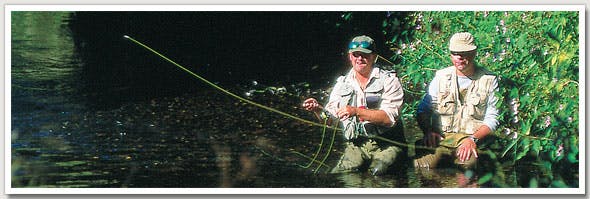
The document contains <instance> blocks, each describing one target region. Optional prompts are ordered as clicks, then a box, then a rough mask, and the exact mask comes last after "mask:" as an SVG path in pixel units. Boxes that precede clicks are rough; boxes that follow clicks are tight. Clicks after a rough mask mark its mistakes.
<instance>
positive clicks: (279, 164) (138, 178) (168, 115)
mask: <svg viewBox="0 0 590 199" xmlns="http://www.w3.org/2000/svg"><path fill="white" fill-rule="evenodd" d="M91 15H92V14H91ZM88 16H89V15H81V16H78V18H84V17H88ZM75 18H76V13H71V12H14V13H13V14H12V24H11V25H12V32H11V39H12V40H11V44H12V46H11V78H12V82H11V89H12V92H11V107H12V112H11V115H10V116H11V122H12V124H11V131H12V132H11V165H10V166H11V186H12V187H13V188H21V187H63V188H70V187H82V188H102V187H113V188H125V187H133V188H138V187H167V188H198V187H205V188H209V187H253V188H260V187H263V188H271V187H272V188H274V187H288V188H300V187H306V188H315V187H318V188H328V187H372V188H395V187H401V188H422V187H481V186H482V185H478V184H477V181H478V173H473V172H470V171H469V172H463V171H460V170H456V169H438V170H436V171H432V170H431V171H414V170H413V169H412V168H411V167H410V166H408V165H409V163H400V166H399V167H398V168H396V169H395V171H393V172H390V173H389V174H387V175H384V176H380V177H373V176H371V175H369V174H367V173H351V174H329V173H328V171H329V169H330V166H334V165H335V162H336V160H337V159H338V157H339V155H340V154H341V150H342V148H341V145H340V144H341V136H340V135H339V134H337V135H334V134H333V133H334V132H333V131H331V130H329V129H328V130H325V131H323V129H322V128H320V127H314V126H311V125H308V124H305V123H302V122H299V121H294V120H292V119H289V118H285V117H284V116H282V115H278V114H275V113H271V112H268V111H266V110H263V109H260V108H258V107H255V106H252V105H250V104H246V103H244V102H240V101H238V100H236V99H235V98H232V97H229V96H228V95H225V94H223V93H221V92H219V91H217V90H214V89H211V88H210V87H208V86H207V85H205V84H202V83H201V82H198V81H197V80H195V79H192V78H191V77H188V76H187V75H186V74H182V72H179V71H178V69H177V68H174V66H172V65H171V64H170V63H167V62H162V61H161V60H160V61H156V60H157V59H156V58H153V57H152V56H153V55H151V54H148V53H146V52H145V51H141V50H140V49H139V47H137V46H132V45H130V44H129V43H125V42H127V41H124V40H123V39H121V40H117V41H116V42H119V43H118V44H117V45H119V48H120V49H124V50H123V51H125V53H122V54H124V55H117V56H122V57H125V58H120V57H118V58H120V59H121V60H122V61H120V60H114V61H113V60H111V59H115V58H117V57H108V56H100V57H96V56H93V55H92V54H100V53H103V52H105V51H111V50H112V49H109V48H99V47H96V45H95V44H96V43H92V42H89V41H83V40H81V39H80V38H79V35H80V33H79V32H80V30H77V31H78V32H75V31H73V30H75V29H74V28H72V24H73V23H74V22H73V20H74V19H75ZM97 20H100V19H97ZM102 20H104V19H102ZM111 20H113V19H111ZM86 22H88V21H86ZM75 23H80V22H79V21H78V22H75ZM97 23H98V22H97ZM114 28H115V27H114ZM130 29H132V28H130ZM85 31H86V32H92V31H96V32H100V31H101V30H98V29H96V30H85ZM121 36H122V35H121ZM117 37H120V36H119V35H118V36H117ZM100 38H102V37H98V38H97V40H100ZM104 38H111V37H109V36H108V35H107V36H105V37H104ZM177 45H182V44H177ZM164 46H166V45H164ZM89 49H90V50H89ZM98 49H100V50H98ZM132 49H135V52H132V51H134V50H132ZM126 55H127V56H129V57H126ZM337 56H339V55H337ZM193 59H195V58H193ZM109 60H110V61H109ZM125 60H141V61H143V62H141V61H125ZM147 62H156V63H155V64H157V65H158V69H153V70H152V71H151V72H156V73H158V71H160V70H166V71H172V72H161V73H160V74H163V76H164V77H162V79H159V78H158V76H157V75H154V74H147V72H149V71H150V70H148V69H141V67H142V66H134V64H147ZM101 63H109V65H101ZM318 63H319V65H320V66H319V67H320V68H321V66H322V65H323V64H324V63H323V62H318ZM317 67H318V66H315V68H316V69H317ZM311 68H312V69H309V70H315V69H314V64H311ZM209 70H213V69H209ZM242 70H243V69H242ZM319 70H321V69H319ZM200 72H203V73H204V74H208V75H211V76H214V78H213V79H215V81H216V82H217V83H218V84H220V85H222V86H223V85H229V86H228V87H229V88H228V89H229V90H230V91H232V92H235V93H237V94H239V95H241V96H242V97H246V98H248V99H250V100H253V101H256V102H259V103H261V104H264V105H266V106H270V107H273V108H276V109H278V110H282V111H284V112H288V113H290V114H293V115H295V116H297V117H301V118H304V119H307V120H313V117H312V116H311V115H310V114H309V113H307V112H305V111H303V110H301V109H299V108H298V106H299V104H300V102H301V100H302V99H304V98H305V97H308V96H314V97H325V96H326V91H325V89H322V88H318V87H322V86H329V85H330V84H329V82H328V83H326V82H325V81H327V80H324V79H320V80H319V81H316V82H323V84H322V85H321V86H317V85H316V86H315V87H314V85H311V86H310V84H309V83H307V82H303V81H301V80H300V79H299V78H292V79H289V80H286V81H269V80H265V78H264V77H266V76H262V77H263V78H259V79H253V78H251V77H247V78H242V79H236V78H231V81H229V80H228V82H223V81H222V80H223V78H222V77H223V75H224V74H219V73H220V72H219V71H207V70H201V71H200ZM239 72H243V71H240V70H238V69H235V71H234V73H233V74H225V75H229V77H235V76H239V75H236V74H235V73H239ZM132 73H133V74H134V75H135V76H132V75H129V74H132ZM270 73H276V71H270ZM181 74H182V75H181ZM245 74H246V76H247V75H248V74H249V73H245ZM138 76H141V77H143V76H147V77H145V78H144V79H140V80H138V81H140V83H129V82H127V80H129V79H131V80H133V78H137V77H138ZM170 76H172V77H170ZM219 76H221V77H219ZM125 78H127V79H125ZM176 79H180V80H176ZM327 79H330V78H327ZM179 81H181V82H179ZM125 82H127V83H125ZM177 84H180V85H177ZM146 85H147V86H146ZM162 85H164V86H162ZM174 85H177V87H179V88H176V87H175V86H174ZM162 88H167V89H162ZM415 131H416V128H415V127H412V126H411V125H410V126H408V127H407V134H408V136H407V137H408V140H410V141H413V139H414V138H413V137H414V136H415V135H413V134H412V132H415ZM333 138H334V139H333ZM410 153H412V150H410ZM409 155H412V154H409ZM312 159H313V160H315V161H312ZM319 162H323V163H322V164H320V163H319ZM517 181H518V180H517V179H516V178H515V177H514V176H513V175H508V176H507V177H506V178H505V183H506V184H508V185H509V186H513V187H518V185H517Z"/></svg>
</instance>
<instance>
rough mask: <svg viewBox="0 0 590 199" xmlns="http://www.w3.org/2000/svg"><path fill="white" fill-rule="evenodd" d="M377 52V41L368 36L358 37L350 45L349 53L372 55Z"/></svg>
mask: <svg viewBox="0 0 590 199" xmlns="http://www.w3.org/2000/svg"><path fill="white" fill-rule="evenodd" d="M374 50H375V40H373V39H372V38H371V37H369V36H366V35H361V36H356V37H354V38H353V39H352V41H350V43H349V44H348V53H352V52H363V53H372V52H373V51H374Z"/></svg>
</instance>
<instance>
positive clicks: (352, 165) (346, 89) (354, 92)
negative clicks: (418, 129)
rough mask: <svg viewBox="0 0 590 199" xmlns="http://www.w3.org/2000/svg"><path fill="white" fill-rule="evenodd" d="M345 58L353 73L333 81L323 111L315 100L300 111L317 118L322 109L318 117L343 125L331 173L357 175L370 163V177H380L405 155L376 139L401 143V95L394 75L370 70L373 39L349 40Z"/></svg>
mask: <svg viewBox="0 0 590 199" xmlns="http://www.w3.org/2000/svg"><path fill="white" fill-rule="evenodd" d="M348 59H349V61H350V64H351V65H352V68H351V69H350V71H349V72H348V74H346V75H344V76H341V77H339V78H338V80H337V81H336V85H335V86H334V88H333V89H332V93H330V98H329V100H328V103H327V104H326V108H325V109H324V108H323V107H321V106H320V105H319V103H318V102H317V100H316V99H314V98H309V99H306V100H305V101H304V102H303V107H304V108H305V109H306V110H308V111H312V112H314V113H315V114H316V116H318V117H320V114H321V113H322V109H324V110H325V112H323V113H326V114H323V115H331V116H332V118H338V119H339V120H340V123H341V124H342V127H343V129H344V130H343V131H344V139H345V140H346V143H345V145H346V148H345V150H344V153H343V154H342V157H341V158H340V161H339V162H338V164H337V165H336V167H335V168H333V169H332V173H343V172H351V171H358V170H359V169H361V166H362V165H364V163H365V162H369V163H370V164H369V168H368V169H369V171H370V173H371V174H373V175H381V174H383V173H385V172H386V171H387V169H388V168H389V166H390V165H392V164H393V163H394V162H395V161H397V160H398V159H400V156H402V155H405V154H403V152H404V150H403V149H402V148H401V147H399V146H395V145H392V144H391V143H388V142H385V141H383V140H381V139H375V136H380V137H382V138H387V139H389V140H394V141H397V142H405V137H404V135H403V126H402V122H401V114H400V113H401V106H402V103H403V97H404V92H403V89H402V86H401V82H400V80H399V78H398V77H397V75H396V73H395V72H392V71H387V70H383V69H381V68H379V67H376V66H375V61H376V59H377V54H376V53H375V44H374V40H373V39H372V38H370V37H368V36H365V35H362V36H357V37H355V38H353V39H352V41H351V42H350V44H349V46H348ZM326 119H327V118H326Z"/></svg>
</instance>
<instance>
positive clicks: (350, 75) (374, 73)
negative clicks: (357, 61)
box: [346, 67, 380, 90]
mask: <svg viewBox="0 0 590 199" xmlns="http://www.w3.org/2000/svg"><path fill="white" fill-rule="evenodd" d="M379 74H380V68H378V67H373V70H371V75H369V80H367V87H368V86H369V84H371V80H372V79H373V78H379V76H380V75H379ZM355 75H356V72H355V71H354V69H350V71H349V72H348V74H347V75H346V81H350V82H352V85H354V87H355V89H356V88H358V89H359V90H360V88H361V86H360V85H359V84H358V82H357V81H356V80H355V79H354V78H355Z"/></svg>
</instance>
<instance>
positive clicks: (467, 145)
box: [457, 138, 477, 162]
mask: <svg viewBox="0 0 590 199" xmlns="http://www.w3.org/2000/svg"><path fill="white" fill-rule="evenodd" d="M476 147H477V145H476V144H475V142H474V141H473V140H472V139H469V138H466V139H463V141H461V144H459V147H458V148H457V157H458V158H459V160H460V161H461V162H465V161H467V160H469V158H471V155H474V156H475V158H477V149H476Z"/></svg>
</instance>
